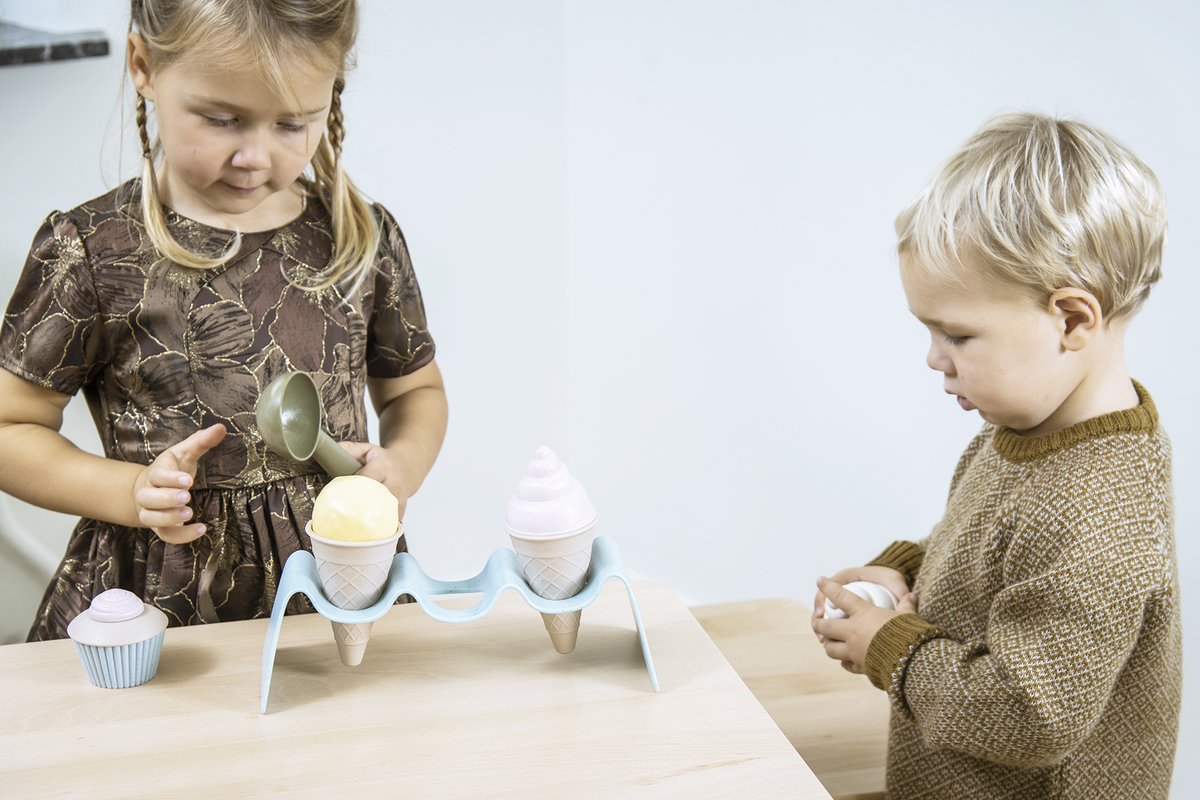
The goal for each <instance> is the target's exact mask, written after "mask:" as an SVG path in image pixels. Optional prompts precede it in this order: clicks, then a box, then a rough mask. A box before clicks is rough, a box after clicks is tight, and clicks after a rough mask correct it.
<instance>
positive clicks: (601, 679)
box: [0, 581, 829, 800]
mask: <svg viewBox="0 0 1200 800" xmlns="http://www.w3.org/2000/svg"><path fill="white" fill-rule="evenodd" d="M635 590H636V593H637V596H638V601H639V606H640V608H641V612H642V617H643V620H644V622H645V624H646V628H647V635H648V637H649V641H650V648H651V651H652V655H653V657H654V661H655V666H656V667H657V671H658V677H659V680H660V681H661V684H662V689H663V691H662V693H661V694H655V693H654V692H653V691H652V689H651V688H650V682H649V680H648V679H647V676H646V671H645V668H644V666H643V662H642V656H641V651H640V649H639V647H638V639H637V635H636V632H635V628H634V625H633V619H632V615H631V613H630V609H629V603H628V600H627V599H626V595H625V592H624V587H623V586H621V584H620V583H618V582H615V581H614V582H610V583H609V584H608V586H607V587H606V588H605V590H604V592H603V593H602V594H601V596H600V598H599V599H598V600H597V601H596V603H595V604H593V605H592V606H590V607H589V608H587V609H586V610H585V611H584V612H583V626H582V628H581V630H580V635H579V645H578V647H577V649H576V651H575V652H574V653H573V654H572V655H569V656H560V655H558V654H557V653H555V652H554V650H553V649H552V647H551V645H550V641H549V638H548V637H547V636H546V632H545V629H544V628H543V627H542V621H541V618H540V617H539V616H538V615H537V614H536V613H535V612H533V611H532V610H531V609H530V608H529V607H528V606H527V605H525V603H524V602H523V601H522V600H521V599H520V598H519V597H518V596H516V595H515V594H514V593H511V592H507V593H505V594H504V596H503V597H502V598H501V600H500V602H499V604H498V605H497V606H496V608H495V609H494V610H493V611H492V612H491V613H490V614H489V615H488V616H487V617H485V618H484V619H482V620H478V621H476V622H471V623H466V624H460V625H451V624H445V623H439V622H435V621H433V620H431V619H429V618H428V617H426V616H425V614H424V613H422V612H421V611H420V610H419V609H418V608H416V607H415V606H400V607H397V608H395V609H393V610H392V611H391V612H389V613H388V615H387V616H386V617H384V618H383V619H381V620H379V621H378V622H376V623H375V628H374V633H373V635H372V639H371V642H370V645H369V646H368V648H367V653H366V658H365V659H364V661H363V663H362V664H361V665H360V666H358V667H353V668H351V667H345V666H343V665H342V664H341V663H340V662H339V660H338V657H337V651H336V648H335V646H334V644H333V638H332V633H331V632H330V629H329V623H328V622H327V621H326V620H324V619H323V618H321V617H318V616H316V615H307V616H299V617H288V618H287V619H286V620H285V622H284V625H283V634H282V637H281V638H280V647H279V652H278V657H277V659H276V665H275V672H274V679H273V682H272V686H271V703H270V709H269V713H268V714H266V715H260V714H259V712H258V709H259V679H260V675H261V671H260V667H261V657H262V643H263V637H264V634H265V631H266V620H252V621H248V622H234V623H224V624H220V625H208V626H196V627H192V628H177V629H171V630H169V631H167V637H166V644H165V647H164V649H163V655H162V661H161V663H160V666H159V671H158V675H157V677H156V678H154V680H152V681H150V682H149V683H147V684H144V685H142V686H138V687H134V688H131V689H120V690H113V689H100V688H96V687H94V686H91V685H90V684H88V683H87V681H86V679H85V678H84V675H83V670H82V667H81V666H80V664H79V660H78V658H77V657H76V654H75V652H74V650H73V646H72V645H71V643H70V642H68V641H58V642H44V643H37V644H16V645H8V646H4V647H0V676H3V685H2V686H0V709H2V719H3V725H2V726H0V796H4V797H21V798H27V797H45V796H50V795H61V796H86V797H88V798H102V797H133V796H144V795H154V796H159V797H180V796H182V797H193V796H202V797H208V798H218V797H261V796H264V795H267V794H272V795H274V794H283V795H294V796H320V797H342V796H348V797H412V798H455V799H456V800H457V799H458V798H468V797H469V798H493V797H494V798H512V797H530V798H537V797H547V798H549V797H568V796H569V797H581V798H605V799H606V800H607V799H608V798H626V797H634V798H640V797H671V798H680V797H687V798H691V797H696V798H701V797H703V798H724V797H728V798H751V797H753V798H757V797H764V798H765V797H770V798H828V797H829V794H828V793H827V792H826V791H825V789H824V788H823V787H822V786H821V785H820V783H819V782H818V781H817V779H816V778H815V777H814V776H813V774H812V772H811V771H810V770H809V769H808V767H807V766H806V765H805V763H804V761H803V759H801V758H800V756H799V755H797V754H796V751H795V750H794V749H793V747H792V746H791V745H790V744H789V743H788V740H787V738H786V737H784V735H783V734H782V733H781V732H780V730H779V728H777V727H776V726H775V724H774V723H773V722H772V721H771V718H770V717H769V716H768V715H767V713H766V711H764V710H763V708H762V706H760V705H759V704H758V703H757V702H756V701H755V700H754V696H753V695H752V694H751V693H750V691H749V690H748V689H747V688H746V686H745V685H744V684H743V683H742V681H741V680H739V678H738V676H737V673H735V672H734V670H733V668H732V667H731V666H730V665H729V663H728V662H727V661H726V660H725V659H724V658H722V656H721V653H720V651H718V649H717V648H716V646H715V645H714V644H713V643H712V641H711V640H710V639H709V638H708V637H707V636H706V635H705V634H704V631H703V630H702V629H701V627H700V625H699V624H698V623H697V622H696V620H695V618H694V617H693V616H692V615H691V614H690V613H689V612H688V610H687V609H686V608H685V607H684V606H683V605H682V604H681V602H680V601H679V599H678V598H677V597H676V596H675V595H674V594H673V593H672V592H671V591H670V590H668V589H666V588H664V587H663V586H661V585H658V584H653V583H647V582H639V583H638V584H636V585H635ZM464 599H465V600H467V601H469V600H470V599H471V598H462V597H460V598H456V600H457V601H459V602H462V601H463V600H464Z"/></svg>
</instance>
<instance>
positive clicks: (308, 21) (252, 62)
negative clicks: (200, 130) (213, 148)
mask: <svg viewBox="0 0 1200 800" xmlns="http://www.w3.org/2000/svg"><path fill="white" fill-rule="evenodd" d="M130 30H131V31H134V30H136V31H137V32H138V33H139V34H141V37H142V39H143V40H144V41H145V43H146V49H147V50H148V52H149V56H148V57H149V59H150V66H151V68H155V69H158V68H162V67H163V66H166V65H169V64H172V63H175V62H178V61H181V60H183V59H185V58H187V57H189V55H191V56H193V57H198V58H203V59H204V61H205V62H207V63H214V64H222V65H224V66H225V67H227V68H230V69H238V68H245V69H258V70H262V71H263V72H264V73H265V74H266V76H267V80H268V81H270V83H271V85H272V87H273V88H274V89H275V90H276V91H278V92H280V93H281V94H290V95H292V96H293V98H294V97H295V93H294V92H293V91H292V90H291V89H290V86H289V83H288V79H287V75H286V68H287V65H288V64H291V63H295V61H297V60H303V61H307V62H309V63H312V62H313V61H316V62H318V63H322V65H325V64H327V65H328V66H330V67H333V68H335V69H336V71H337V78H336V80H335V81H334V85H333V96H332V97H331V98H330V107H329V122H328V126H327V128H326V130H325V132H324V134H323V135H322V136H321V142H320V144H319V145H318V146H317V150H316V154H315V155H314V156H313V159H312V178H311V186H310V187H309V193H310V195H311V196H312V197H314V198H315V199H316V200H317V201H318V202H320V203H322V204H323V205H324V206H325V207H326V208H327V210H328V211H329V214H330V216H331V217H332V219H333V258H332V259H331V261H330V263H329V266H328V267H326V268H325V269H324V270H322V271H321V272H320V273H318V274H317V275H316V276H315V279H314V281H313V282H312V283H311V284H306V285H305V286H303V287H302V288H305V289H314V290H315V289H324V288H327V287H329V286H332V285H333V284H334V283H336V282H338V281H339V280H341V279H342V278H343V277H345V276H347V275H349V276H350V277H351V279H352V286H351V288H350V293H353V292H355V291H357V289H358V288H359V286H361V285H362V282H363V281H364V280H365V279H366V277H367V275H368V274H369V273H370V271H371V268H372V264H373V262H374V257H375V253H376V251H377V249H378V247H379V236H380V233H379V223H378V222H377V220H376V218H375V214H374V212H373V210H372V208H371V204H370V203H369V202H368V201H367V200H366V198H364V197H363V195H362V194H361V193H360V192H359V191H358V189H357V188H356V187H355V186H354V184H353V183H351V181H350V178H349V176H347V175H346V172H345V170H344V169H343V168H342V158H341V156H342V137H343V135H344V127H343V119H342V105H341V96H342V88H343V87H344V86H345V73H346V70H347V69H348V68H350V67H351V66H352V55H351V50H352V48H353V46H354V40H355V37H356V36H357V33H358V11H357V5H356V0H132V10H131V13H130ZM136 103H137V108H136V120H137V128H138V136H139V138H140V141H141V145H142V197H141V206H142V221H143V222H144V223H145V226H146V231H147V234H148V235H149V237H150V241H151V242H152V243H153V244H154V246H155V247H156V248H157V249H158V251H159V253H161V254H162V255H163V256H165V257H166V258H168V259H170V260H171V261H174V262H176V263H178V264H181V265H183V266H186V267H193V268H198V269H204V268H208V267H213V266H218V265H220V264H224V263H225V262H226V261H228V260H229V259H230V258H232V257H233V255H234V254H235V253H237V251H238V249H239V247H240V246H241V236H240V234H239V235H238V236H236V237H235V238H234V241H232V242H231V243H230V245H229V247H228V248H227V249H226V250H225V252H223V253H221V254H220V255H218V256H215V257H214V256H212V255H209V254H203V253H197V252H194V251H192V250H190V249H188V248H187V247H186V246H185V245H184V244H182V243H180V242H179V241H178V240H177V239H175V237H174V236H172V235H171V232H170V230H169V229H168V228H167V224H166V219H165V215H164V214H163V210H162V204H161V202H160V200H159V193H158V181H157V178H156V176H155V170H154V161H155V158H156V156H157V155H158V154H159V153H160V151H161V146H160V145H159V144H158V143H157V142H155V143H153V144H152V143H151V141H150V135H149V132H148V130H147V126H146V101H145V99H144V98H143V97H142V96H141V95H140V94H139V95H138V96H137V101H136ZM297 105H298V104H297Z"/></svg>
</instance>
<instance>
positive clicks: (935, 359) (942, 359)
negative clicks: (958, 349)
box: [925, 334, 954, 375]
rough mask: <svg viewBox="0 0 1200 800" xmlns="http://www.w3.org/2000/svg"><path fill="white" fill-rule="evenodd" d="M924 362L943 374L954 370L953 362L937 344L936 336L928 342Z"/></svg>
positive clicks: (948, 373)
mask: <svg viewBox="0 0 1200 800" xmlns="http://www.w3.org/2000/svg"><path fill="white" fill-rule="evenodd" d="M935 336H936V334H935ZM925 363H926V364H928V365H929V368H930V369H932V370H936V371H938V372H940V373H942V374H943V375H950V374H952V373H953V372H954V362H953V361H952V360H951V359H950V357H949V356H947V355H946V354H945V352H943V351H942V348H941V347H939V346H938V341H937V339H936V338H934V339H933V341H931V342H930V344H929V352H928V353H926V354H925Z"/></svg>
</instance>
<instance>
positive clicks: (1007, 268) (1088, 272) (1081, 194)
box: [896, 113, 1166, 319]
mask: <svg viewBox="0 0 1200 800" xmlns="http://www.w3.org/2000/svg"><path fill="white" fill-rule="evenodd" d="M1165 232H1166V208H1165V204H1164V201H1163V196H1162V189H1161V187H1160V186H1159V183H1158V178H1156V177H1155V175H1154V173H1153V172H1152V171H1151V170H1150V168H1149V167H1147V166H1146V165H1145V164H1144V163H1143V162H1142V161H1141V159H1139V158H1138V157H1137V156H1136V155H1134V154H1133V152H1132V151H1130V150H1129V149H1128V148H1127V147H1125V146H1124V145H1122V144H1121V143H1120V142H1118V141H1117V140H1115V139H1113V138H1112V137H1111V136H1109V135H1108V134H1106V133H1104V132H1103V131H1101V130H1098V129H1097V128H1094V127H1092V126H1090V125H1085V124H1083V123H1080V122H1073V121H1070V120H1062V119H1054V118H1052V117H1048V116H1045V115H1042V114H1033V113H1016V114H1005V115H1002V116H998V117H995V118H993V119H992V120H990V121H988V122H987V123H986V124H985V125H984V126H983V127H982V128H980V129H979V130H978V131H977V132H976V133H975V134H974V135H973V136H972V137H971V138H970V139H968V140H967V142H966V144H964V145H963V146H962V147H961V148H960V149H959V151H958V152H957V153H955V154H954V155H953V156H952V157H951V158H950V160H949V161H948V162H947V163H946V165H945V166H944V167H942V169H941V171H940V172H939V173H938V174H937V176H936V177H935V178H934V179H933V181H932V182H931V183H930V184H929V185H928V186H927V187H926V188H925V190H924V191H923V192H922V193H921V195H920V196H919V197H918V198H917V199H916V201H915V202H913V204H912V205H910V206H909V207H908V208H906V209H905V210H904V211H903V212H901V213H900V215H899V216H898V217H897V218H896V233H897V235H898V236H899V244H898V250H899V252H901V253H904V254H908V255H910V256H911V257H912V258H913V260H914V261H915V262H916V263H918V264H920V265H921V267H922V268H923V269H926V270H928V271H929V272H930V273H932V274H933V275H935V276H940V277H951V276H953V275H954V270H955V269H956V268H957V265H958V264H961V263H963V262H964V260H967V259H970V260H972V263H974V262H976V261H978V262H982V263H983V264H984V265H985V268H987V269H990V270H991V271H992V273H993V275H994V276H995V277H998V278H1000V279H1002V280H1005V281H1008V282H1010V283H1013V284H1017V285H1019V286H1022V287H1025V288H1026V289H1028V290H1029V291H1031V292H1034V293H1037V294H1038V295H1040V296H1041V297H1046V296H1049V295H1050V294H1051V293H1053V292H1054V291H1055V290H1057V289H1061V288H1064V287H1068V286H1071V287H1075V288H1080V289H1085V290H1087V291H1089V292H1091V293H1092V294H1093V295H1095V296H1096V298H1097V299H1098V300H1099V301H1100V305H1101V310H1102V312H1103V313H1104V315H1105V317H1106V318H1107V319H1113V318H1116V317H1121V316H1125V315H1132V314H1133V313H1135V312H1136V311H1137V309H1138V308H1139V307H1140V306H1141V304H1142V302H1143V301H1144V300H1145V299H1146V297H1147V296H1148V295H1149V294H1150V287H1151V286H1153V285H1154V283H1155V281H1157V280H1158V279H1159V276H1160V275H1161V265H1162V246H1163V238H1164V235H1165Z"/></svg>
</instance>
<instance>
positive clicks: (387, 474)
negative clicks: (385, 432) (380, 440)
mask: <svg viewBox="0 0 1200 800" xmlns="http://www.w3.org/2000/svg"><path fill="white" fill-rule="evenodd" d="M340 444H341V445H342V448H343V449H345V450H346V452H348V453H349V454H350V455H352V456H354V457H355V458H357V459H358V462H359V463H360V464H362V465H363V467H362V469H360V470H359V471H358V474H359V475H366V476H367V477H368V478H374V479H375V480H377V481H379V482H380V483H382V484H383V485H384V486H386V487H387V488H388V491H389V492H391V493H392V494H394V495H395V496H396V500H397V501H399V503H400V519H401V520H403V519H404V510H405V508H406V507H407V506H408V498H409V497H411V496H412V492H410V491H409V490H408V480H407V479H406V478H405V476H404V464H403V463H402V461H401V459H400V457H399V456H397V455H396V454H395V453H394V452H392V451H391V450H388V449H387V448H386V447H380V446H379V445H377V444H371V443H369V442H340Z"/></svg>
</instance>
